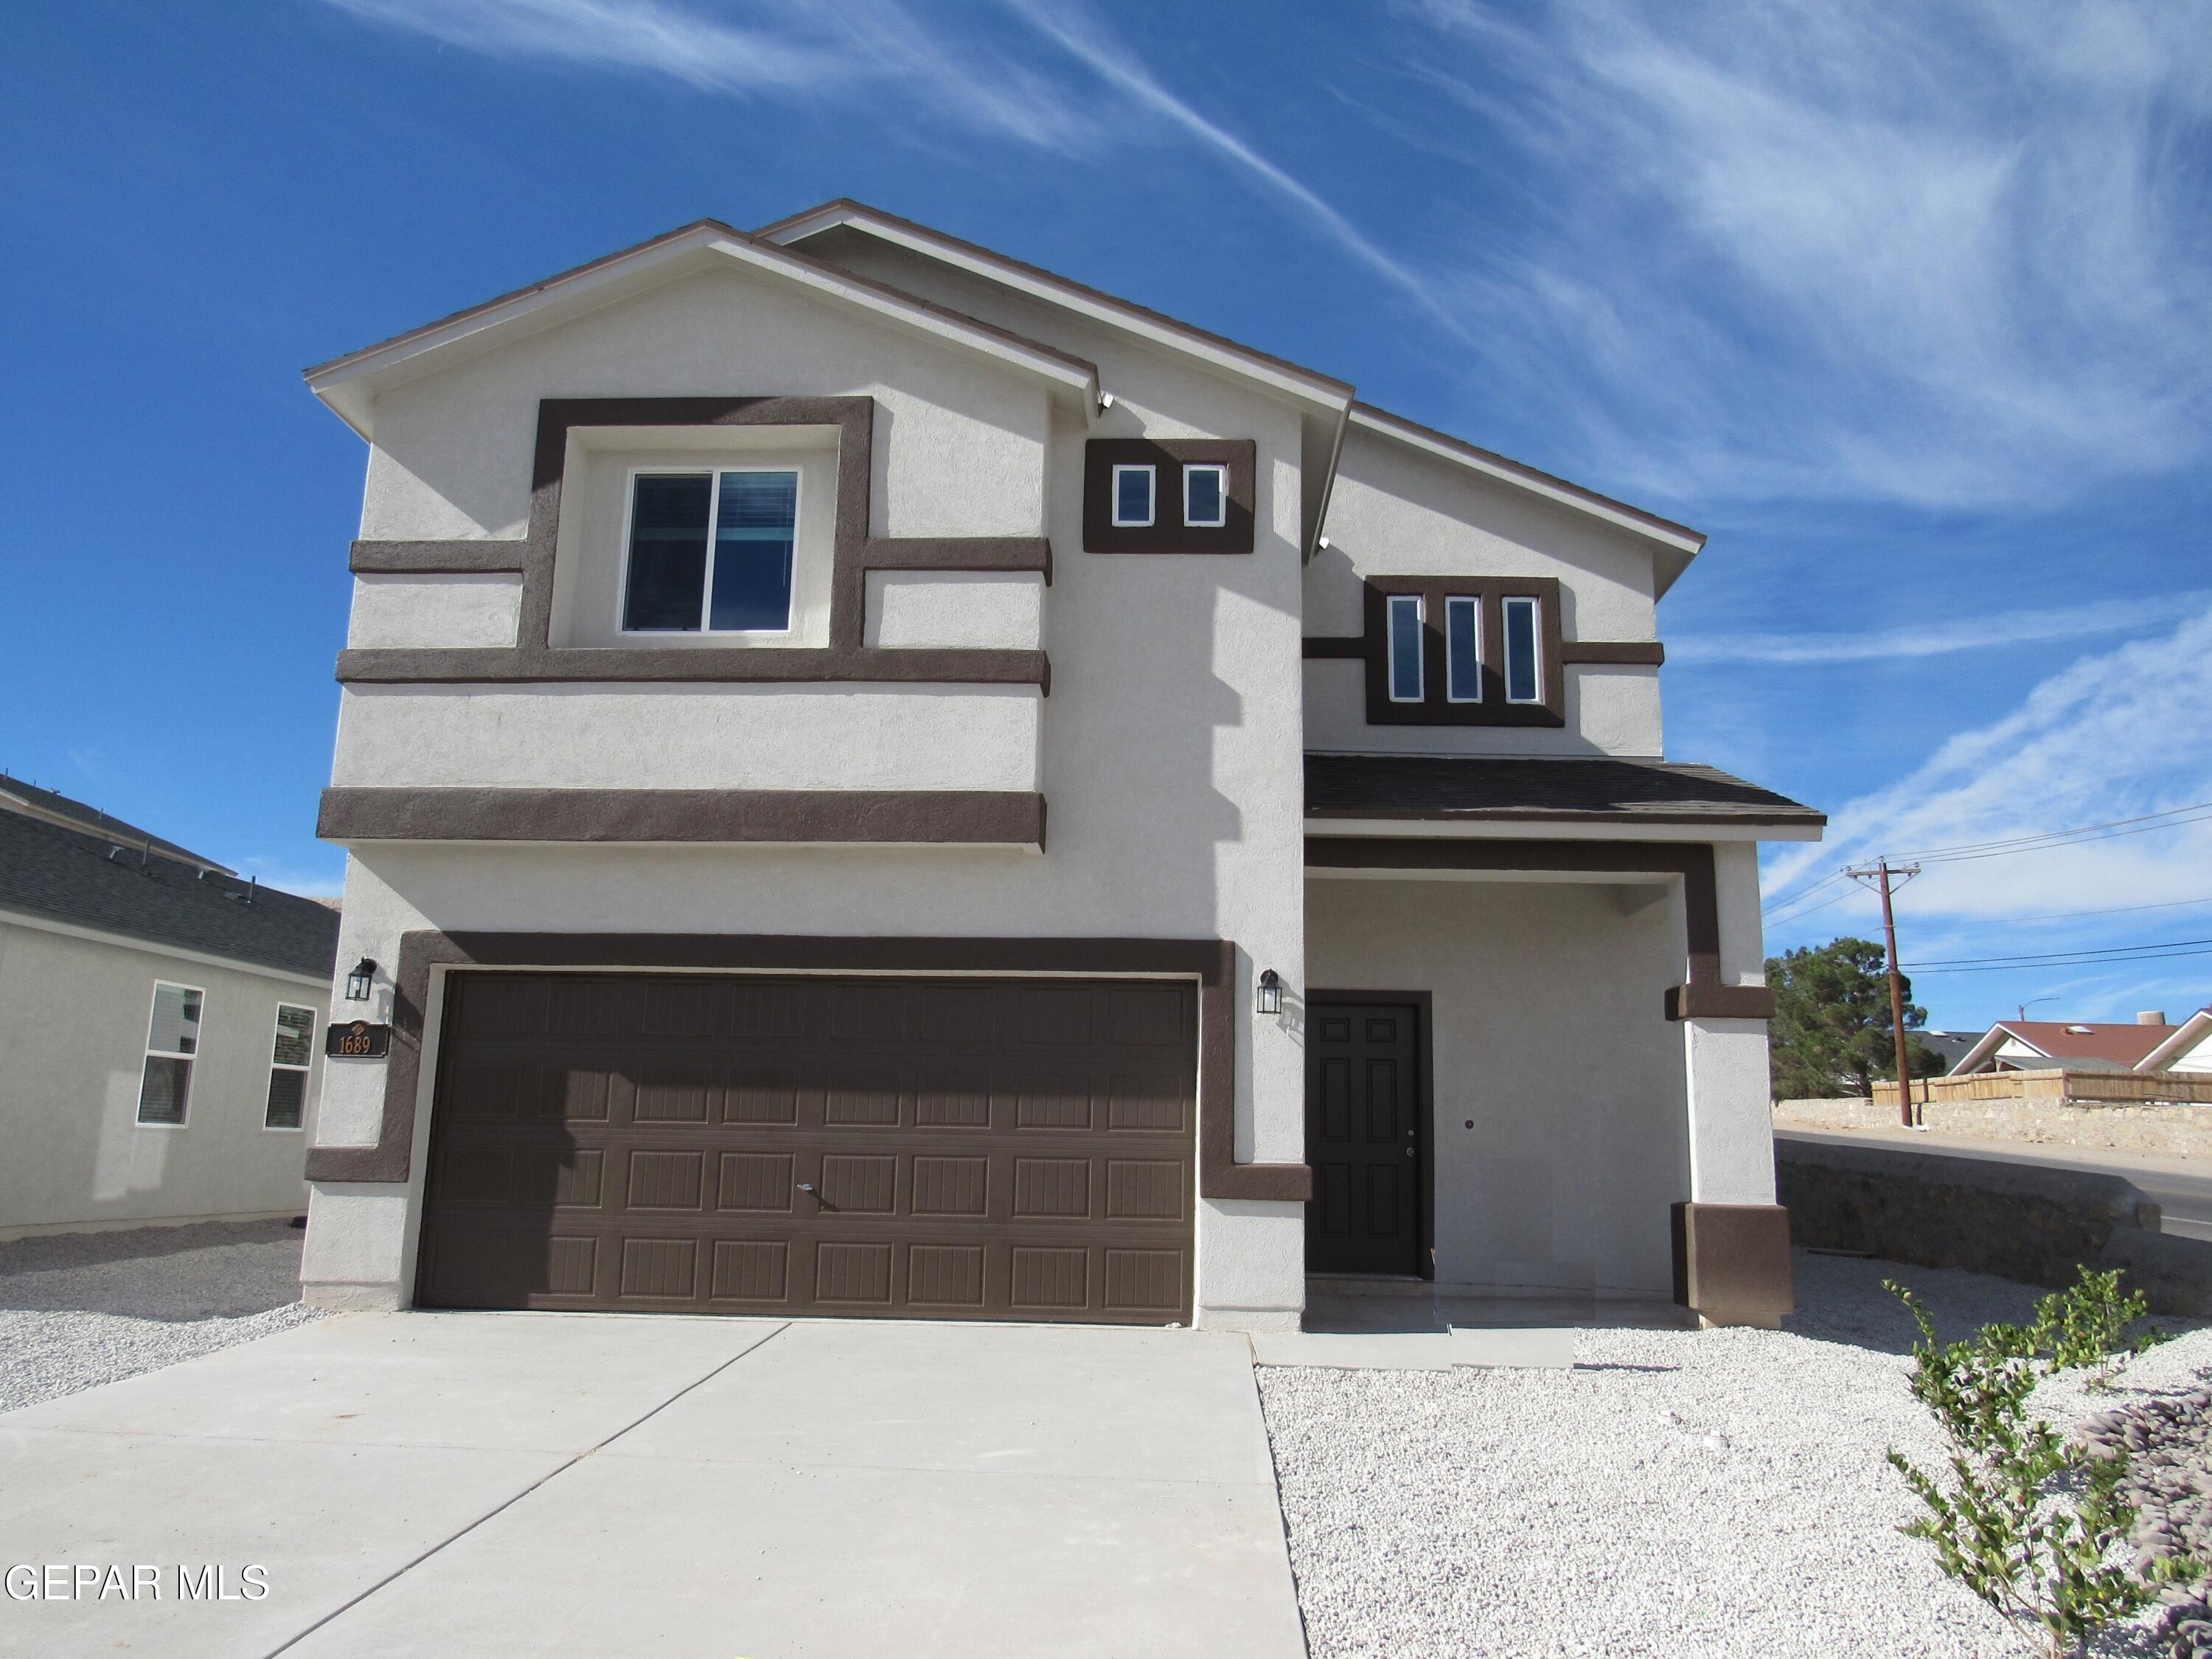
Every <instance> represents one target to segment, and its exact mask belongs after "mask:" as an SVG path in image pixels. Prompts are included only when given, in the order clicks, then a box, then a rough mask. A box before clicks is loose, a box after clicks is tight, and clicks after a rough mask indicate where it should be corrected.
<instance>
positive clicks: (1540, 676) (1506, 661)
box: [1498, 593, 1544, 708]
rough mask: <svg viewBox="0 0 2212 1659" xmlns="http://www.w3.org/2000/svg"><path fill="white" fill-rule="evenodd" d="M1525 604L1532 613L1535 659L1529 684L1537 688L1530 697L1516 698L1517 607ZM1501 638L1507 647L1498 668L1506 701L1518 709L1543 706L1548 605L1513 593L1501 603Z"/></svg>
mask: <svg viewBox="0 0 2212 1659" xmlns="http://www.w3.org/2000/svg"><path fill="white" fill-rule="evenodd" d="M1516 605H1524V606H1526V607H1527V608H1528V613H1529V618H1528V649H1529V652H1530V653H1531V655H1532V657H1533V659H1534V660H1532V661H1531V662H1530V664H1529V665H1528V666H1529V676H1528V680H1529V684H1531V685H1533V686H1534V688H1535V695H1534V696H1530V697H1516V696H1514V695H1513V620H1512V619H1513V608H1514V607H1515V606H1516ZM1498 637H1499V641H1500V642H1501V645H1502V647H1503V649H1502V650H1501V652H1500V660H1499V662H1498V684H1499V685H1500V686H1502V687H1503V688H1504V692H1505V701H1506V702H1509V703H1511V704H1513V705H1514V706H1515V707H1516V708H1539V707H1541V706H1542V704H1543V702H1544V605H1543V601H1542V600H1541V599H1538V598H1537V597H1536V596H1535V595H1534V594H1533V593H1509V594H1507V595H1506V596H1505V597H1504V598H1503V599H1500V600H1498Z"/></svg>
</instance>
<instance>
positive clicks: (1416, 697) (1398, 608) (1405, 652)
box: [1389, 593, 1421, 702]
mask: <svg viewBox="0 0 2212 1659" xmlns="http://www.w3.org/2000/svg"><path fill="white" fill-rule="evenodd" d="M1389 605H1390V701H1391V702H1420V700H1421V601H1420V597H1419V595H1418V594H1414V593H1393V594H1392V595H1391V596H1390V600H1389Z"/></svg>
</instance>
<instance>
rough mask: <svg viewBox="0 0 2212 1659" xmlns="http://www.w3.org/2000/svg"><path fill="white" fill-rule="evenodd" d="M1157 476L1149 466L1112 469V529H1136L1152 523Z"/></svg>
mask: <svg viewBox="0 0 2212 1659" xmlns="http://www.w3.org/2000/svg"><path fill="white" fill-rule="evenodd" d="M1157 488H1158V475H1157V474H1156V473H1155V471H1153V469H1152V468H1151V467H1149V466H1117V467H1115V469H1114V527H1115V529H1117V530H1123V529H1137V528H1141V527H1143V526H1146V525H1149V524H1151V523H1152V520H1153V518H1154V516H1155V513H1154V508H1153V495H1154V492H1155V490H1156V489H1157Z"/></svg>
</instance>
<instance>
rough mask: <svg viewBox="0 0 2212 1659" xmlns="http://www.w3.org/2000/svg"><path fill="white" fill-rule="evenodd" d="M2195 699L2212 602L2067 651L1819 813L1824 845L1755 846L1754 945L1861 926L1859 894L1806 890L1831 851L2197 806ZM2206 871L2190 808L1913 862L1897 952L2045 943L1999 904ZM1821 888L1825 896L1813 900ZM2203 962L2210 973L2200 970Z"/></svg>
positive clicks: (1955, 840) (2203, 832) (2185, 882)
mask: <svg viewBox="0 0 2212 1659" xmlns="http://www.w3.org/2000/svg"><path fill="white" fill-rule="evenodd" d="M2201 603H2202V602H2201V601H2200V604H2201ZM2206 708H2212V606H2208V607H2204V608H2203V609H2200V610H2199V611H2198V612H2197V614H2196V615H2194V616H2192V617H2190V618H2189V619H2188V620H2187V621H2185V622H2184V623H2181V624H2180V625H2179V627H2178V628H2175V629H2172V631H2171V632H2169V633H2166V634H2163V635H2160V636H2159V637H2157V638H2155V639H2150V640H2140V641H2133V642H2131V643H2130V644H2127V645H2124V646H2121V647H2118V648H2117V649H2114V650H2112V651H2109V652H2106V653H2101V654H2100V655H2097V656H2093V657H2088V658H2085V659H2082V660H2081V661H2080V662H2077V663H2075V664H2074V665H2072V666H2071V667H2069V668H2067V669H2065V670H2064V671H2062V672H2060V673H2057V674H2055V675H2053V676H2052V677H2051V678H2049V679H2047V680H2045V682H2044V683H2043V684H2040V685H2039V686H2037V687H2036V688H2035V690H2033V692H2031V693H2030V694H2029V696H2027V699H2026V700H2025V701H2024V702H2022V703H2021V706H2020V707H2019V708H2016V709H2015V710H2014V711H2013V712H2012V713H2011V714H2008V715H2006V716H2005V717H2004V718H2003V719H2002V720H1996V721H1994V722H1992V723H1991V724H1990V725H1988V726H1983V727H1980V728H1978V729H1977V730H1974V731H1970V732H1961V733H1960V735H1958V736H1957V737H1954V738H1952V739H1951V740H1950V741H1948V743H1946V744H1944V745H1943V746H1942V748H1941V749H1940V750H1937V751H1936V754H1935V755H1934V756H1933V757H1930V758H1929V761H1928V762H1927V763H1925V764H1924V765H1923V766H1921V767H1920V768H1918V769H1917V770H1915V771H1914V772H1912V773H1911V775H1909V776H1906V777H1905V778H1903V779H1900V780H1899V781H1897V782H1896V783H1893V784H1892V785H1890V786H1888V787H1885V788H1883V789H1881V790H1878V791H1875V792H1874V793H1870V794H1868V795H1864V796H1862V797H1861V798H1859V799H1857V800H1854V801H1852V802H1851V803H1850V805H1847V806H1845V807H1844V809H1843V810H1842V811H1839V812H1838V813H1837V814H1835V816H1834V817H1833V818H1832V820H1831V823H1830V825H1829V834H1828V838H1827V840H1826V842H1825V843H1823V844H1821V845H1819V846H1805V847H1793V848H1788V849H1786V850H1784V851H1782V852H1779V853H1778V854H1776V855H1774V856H1773V857H1772V858H1771V859H1770V860H1769V862H1768V866H1767V870H1766V878H1765V886H1766V890H1767V892H1768V894H1769V895H1770V897H1771V901H1773V902H1771V913H1772V914H1771V916H1770V922H1771V925H1772V927H1773V928H1774V936H1773V938H1772V939H1771V941H1770V944H1771V945H1787V944H1796V943H1801V942H1803V941H1804V940H1806V939H1825V938H1826V937H1828V936H1829V935H1830V934H1831V933H1836V932H1839V931H1844V930H1846V929H1849V928H1852V927H1858V928H1863V927H1867V926H1869V925H1871V923H1872V921H1873V920H1874V918H1875V908H1874V904H1873V901H1872V900H1871V899H1870V898H1869V897H1867V896H1865V895H1864V894H1863V893H1860V892H1857V890H1853V889H1851V888H1850V886H1849V885H1848V884H1841V883H1833V882H1832V883H1830V884H1828V885H1826V887H1824V888H1820V890H1817V891H1816V890H1815V889H1814V884H1815V883H1816V882H1819V881H1820V879H1821V878H1823V877H1824V876H1826V875H1827V874H1828V873H1829V872H1832V871H1833V870H1834V869H1836V868H1838V867H1839V866H1843V865H1844V864H1847V863H1853V862H1857V861H1862V860H1869V859H1871V858H1874V857H1875V856H1878V855H1881V854H1889V855H1892V856H1900V855H1901V856H1905V857H1911V856H1914V855H1917V854H1923V853H1925V852H1928V851H1929V850H1933V849H1941V848H1956V847H1960V846H1964V845H1967V844H1970V843H1986V842H1996V841H2001V840H2008V839H2012V838H2015V837H2022V836H2035V835H2041V834H2048V833H2051V832H2055V831H2058V830H2063V829H2074V828H2077V827H2081V826H2084V825H2091V824H2100V823H2114V822H2116V821H2118V820H2120V819H2124V818H2134V817H2140V816H2142V815H2145V814H2149V813H2157V812H2166V811H2173V810H2174V809H2176V808H2179V807H2185V806H2193V805H2197V804H2198V803H2202V802H2208V801H2212V754H2208V753H2207V752H2206V751H2205V750H2204V747H2203V744H2202V743H2200V742H2199V741H2197V732H2198V731H2199V730H2200V729H2201V727H2202V726H2203V714H2204V710H2205V709H2206ZM2208 870H2212V821H2208V820H2206V819H2203V818H2202V817H2199V818H2198V819H2197V821H2194V822H2190V821H2180V822H2177V823H2175V824H2174V825H2173V826H2172V827H2166V828H2159V829H2153V830H2150V831H2149V832H2148V833H2141V834H2136V833H2130V834H2125V835H2118V836H2111V837H2109V838H2107V839H2101V840H2094V841H2084V842H2075V843H2073V844H2069V845H2065V846H2058V847H2050V848H2042V849H2039V850H2034V851H2029V852H2024V853H2020V854H2008V855H2006V856H2002V857H1996V858H1986V859H1978V860H1970V861H1959V862H1938V861H1935V860H1929V861H1928V862H1927V864H1926V866H1925V871H1924V873H1923V874H1922V875H1921V876H1920V878H1918V879H1917V880H1916V881H1915V882H1914V883H1913V884H1912V885H1911V890H1910V891H1911V901H1910V903H1909V905H1908V907H1907V910H1908V914H1909V915H1911V917H1912V918H1913V919H1914V923H1913V930H1914V931H1913V938H1912V939H1911V942H1910V943H1909V945H1908V946H1907V951H1906V955H1907V959H1908V960H1911V959H1913V958H1916V957H1917V958H1918V959H1920V960H1923V961H1926V960H1932V959H1935V958H1936V957H1968V956H1992V955H1996V954H2000V953H2002V952H2004V951H2020V950H2027V951H2033V950H2039V949H2045V948H2050V947H2048V946H2046V945H2045V944H2043V943H2042V941H2043V940H2045V939H2048V938H2050V937H2051V932H2052V929H2053V928H2063V927H2064V926H2065V925H2066V924H2059V923H2049V922H2045V921H2039V922H2038V923H2037V927H2038V930H2039V931H2038V932H2037V933H2034V934H2032V935H2029V934H2022V933H2017V932H2015V930H2013V929H2010V928H2008V927H2004V926H2003V925H2002V924H2004V923H2005V922H2006V921H2007V919H2008V918H2013V917H2021V918H2026V917H2036V918H2048V917H2050V916H2051V915H2053V914H2054V913H2060V912H2071V911H2081V910H2092V909H2100V908H2116V907H2120V906H2130V905H2148V904H2157V903H2162V902H2166V901H2170V900H2173V899H2178V898H2189V897H2194V896H2198V895H2201V894H2203V893H2205V892H2206V891H2208V890H2212V883H2208V881H2207V879H2206V875H2205V872H2207V871H2208ZM1799 895H1802V899H1801V898H1799V897H1798V896H1799ZM1837 895H1842V896H1840V897H1838V898H1837V899H1836V902H1829V901H1830V899H1831V897H1832V896H1837ZM1816 907H1817V908H1816ZM2140 925H2148V926H2151V927H2172V926H2173V925H2175V924H2173V923H2172V922H2170V921H2164V922H2153V923H2149V924H2140V923H2137V922H2136V921H2132V920H2131V921H2130V924H2129V926H2130V928H2131V929H2132V928H2133V927H2137V926H2140ZM2189 925H2191V926H2193V925H2194V924H2189ZM2148 937H2150V938H2153V939H2161V938H2176V937H2180V935H2179V934H2172V933H2155V932H2154V933H2150V934H2148ZM2023 939H2026V940H2027V941H2029V942H2027V943H2023V942H2022V941H2023ZM1969 947H1972V948H1969ZM2060 948H2063V946H2062V947H2060ZM2173 966H2175V967H2177V968H2184V969H2185V968H2186V966H2187V964H2173ZM2158 971H2164V970H2163V969H2160V970H2158ZM2206 971H2207V973H2208V974H2212V968H2208V969H2206Z"/></svg>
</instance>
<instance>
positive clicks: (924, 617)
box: [865, 570, 1044, 651]
mask: <svg viewBox="0 0 2212 1659" xmlns="http://www.w3.org/2000/svg"><path fill="white" fill-rule="evenodd" d="M865 638H866V643H868V644H870V645H881V646H894V647H917V646H937V647H947V648H962V647H975V648H981V649H992V650H1001V651H1035V650H1037V649H1039V648H1040V647H1042V645H1043V644H1044V578H1043V577H1042V576H1041V575H1028V574H1007V573H1001V572H998V571H990V570H941V571H940V570H872V571H870V572H869V573H868V616H867V629H866V635H865Z"/></svg>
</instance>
